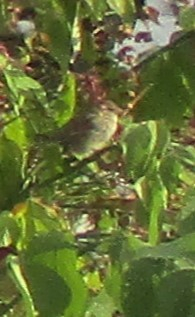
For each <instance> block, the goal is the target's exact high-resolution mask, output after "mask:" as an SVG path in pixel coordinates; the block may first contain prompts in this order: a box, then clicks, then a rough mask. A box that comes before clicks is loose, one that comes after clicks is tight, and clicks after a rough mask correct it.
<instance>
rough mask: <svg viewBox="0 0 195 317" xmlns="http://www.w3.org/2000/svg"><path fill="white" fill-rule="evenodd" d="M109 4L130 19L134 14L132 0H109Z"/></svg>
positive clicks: (115, 10) (116, 11) (126, 18)
mask: <svg viewBox="0 0 195 317" xmlns="http://www.w3.org/2000/svg"><path fill="white" fill-rule="evenodd" d="M107 4H108V5H109V6H110V8H111V9H112V10H113V11H114V12H115V13H117V14H118V15H120V16H122V17H123V18H125V20H127V21H128V20H129V19H130V18H132V16H133V3H132V1H131V0H107Z"/></svg>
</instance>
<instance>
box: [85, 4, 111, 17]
mask: <svg viewBox="0 0 195 317" xmlns="http://www.w3.org/2000/svg"><path fill="white" fill-rule="evenodd" d="M85 2H86V3H87V5H88V6H89V8H90V11H91V12H90V13H91V14H93V16H94V17H95V18H96V19H102V18H103V17H104V14H105V12H106V9H107V3H106V0H102V1H99V0H85ZM86 11H87V7H86V8H85V12H86Z"/></svg>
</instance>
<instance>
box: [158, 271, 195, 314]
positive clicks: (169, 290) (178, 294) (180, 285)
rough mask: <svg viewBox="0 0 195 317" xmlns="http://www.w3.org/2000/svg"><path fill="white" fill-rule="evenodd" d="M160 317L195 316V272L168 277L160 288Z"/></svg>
mask: <svg viewBox="0 0 195 317" xmlns="http://www.w3.org/2000/svg"><path fill="white" fill-rule="evenodd" d="M158 305H159V314H158V316H159V317H184V316H185V317H192V316H194V314H195V270H194V269H186V270H181V271H179V272H174V273H172V274H169V275H167V276H166V277H165V278H164V279H163V280H162V281H161V282H160V285H159V287H158Z"/></svg>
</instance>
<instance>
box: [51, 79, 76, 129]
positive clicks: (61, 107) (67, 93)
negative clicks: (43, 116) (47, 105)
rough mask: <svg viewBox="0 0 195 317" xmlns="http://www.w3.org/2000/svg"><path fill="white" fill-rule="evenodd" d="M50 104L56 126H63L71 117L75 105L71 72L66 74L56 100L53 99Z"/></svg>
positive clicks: (74, 91)
mask: <svg viewBox="0 0 195 317" xmlns="http://www.w3.org/2000/svg"><path fill="white" fill-rule="evenodd" d="M51 105H52V108H53V111H52V112H53V117H54V119H55V121H56V123H57V125H58V127H61V126H63V125H64V124H65V123H66V122H67V121H69V120H70V119H71V117H72V116H73V112H74V109H75V106H76V83H75V77H74V75H73V74H71V73H68V74H67V75H66V78H65V83H64V88H63V90H62V91H61V92H60V93H59V95H58V98H57V100H55V101H53V102H52V104H51Z"/></svg>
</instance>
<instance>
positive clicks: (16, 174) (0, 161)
mask: <svg viewBox="0 0 195 317" xmlns="http://www.w3.org/2000/svg"><path fill="white" fill-rule="evenodd" d="M22 161H23V158H22V153H21V151H20V149H19V147H18V146H17V145H16V143H15V142H13V141H11V140H7V139H6V138H5V137H4V136H2V137H1V138H0V209H1V210H2V209H9V208H10V207H12V206H13V204H15V203H16V202H17V201H18V200H20V195H21V189H22V183H23V180H22V164H23V163H22Z"/></svg>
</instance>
